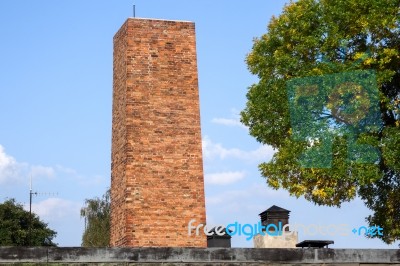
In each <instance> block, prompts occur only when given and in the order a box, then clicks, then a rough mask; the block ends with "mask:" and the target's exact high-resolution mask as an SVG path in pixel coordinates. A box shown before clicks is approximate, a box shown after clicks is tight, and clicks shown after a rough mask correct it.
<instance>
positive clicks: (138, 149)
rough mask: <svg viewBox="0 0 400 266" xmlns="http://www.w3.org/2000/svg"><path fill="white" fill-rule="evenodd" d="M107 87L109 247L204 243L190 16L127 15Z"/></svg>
mask: <svg viewBox="0 0 400 266" xmlns="http://www.w3.org/2000/svg"><path fill="white" fill-rule="evenodd" d="M113 87H114V88H113V122H112V165H111V170H112V173H111V241H110V242H111V246H135V247H145V246H164V247H206V246H207V240H206V238H205V236H204V235H200V236H193V234H192V235H191V236H188V223H189V221H190V220H191V219H196V224H200V223H203V224H205V203H204V179H203V161H202V150H201V130H200V113H199V95H198V80H197V59H196V41H195V26H194V23H192V22H182V21H165V20H155V19H138V18H130V19H128V20H127V21H126V22H125V23H124V25H122V27H121V28H120V30H119V31H118V32H117V33H116V35H115V36H114V84H113Z"/></svg>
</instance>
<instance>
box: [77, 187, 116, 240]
mask: <svg viewBox="0 0 400 266" xmlns="http://www.w3.org/2000/svg"><path fill="white" fill-rule="evenodd" d="M85 203H86V206H85V207H84V208H82V209H81V217H82V218H84V219H85V231H84V232H83V236H82V246H83V247H108V246H109V243H110V190H107V192H106V193H105V194H104V195H103V196H102V198H97V197H96V198H94V199H86V201H85Z"/></svg>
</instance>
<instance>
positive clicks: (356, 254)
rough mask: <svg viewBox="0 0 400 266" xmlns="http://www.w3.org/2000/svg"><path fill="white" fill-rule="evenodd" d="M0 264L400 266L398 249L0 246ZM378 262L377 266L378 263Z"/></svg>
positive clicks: (399, 251)
mask: <svg viewBox="0 0 400 266" xmlns="http://www.w3.org/2000/svg"><path fill="white" fill-rule="evenodd" d="M0 264H27V265H29V264H30V265H32V264H33V265H40V264H47V265H61V264H62V265H68V264H80V265H143V264H145V265H149V264H150V265H151V264H153V265H158V264H164V265H278V264H279V265H303V264H307V265H322V264H323V265H338V264H346V265H349V266H350V265H351V266H356V265H359V266H366V265H367V264H374V266H379V265H380V264H385V265H390V266H400V250H398V249H313V248H307V249H300V248H297V249H266V248H264V249H257V248H43V247H40V248H39V247H38V248H19V247H4V248H0ZM378 264H379V265H378Z"/></svg>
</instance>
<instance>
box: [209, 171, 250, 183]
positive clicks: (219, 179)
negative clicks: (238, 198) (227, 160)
mask: <svg viewBox="0 0 400 266" xmlns="http://www.w3.org/2000/svg"><path fill="white" fill-rule="evenodd" d="M245 176H246V174H245V173H244V172H222V173H214V174H206V175H205V176H204V179H205V182H206V183H207V184H212V185H228V184H232V183H235V182H237V181H239V180H241V179H243V178H244V177H245Z"/></svg>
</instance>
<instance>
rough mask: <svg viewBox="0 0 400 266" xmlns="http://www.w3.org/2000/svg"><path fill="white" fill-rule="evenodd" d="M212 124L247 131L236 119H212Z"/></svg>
mask: <svg viewBox="0 0 400 266" xmlns="http://www.w3.org/2000/svg"><path fill="white" fill-rule="evenodd" d="M211 122H212V123H214V124H220V125H224V126H233V127H241V128H245V129H247V127H246V126H245V125H243V124H242V123H241V122H240V121H239V120H238V119H232V118H213V119H212V120H211Z"/></svg>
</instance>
